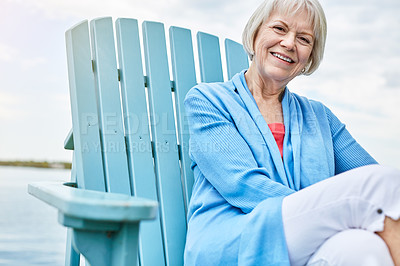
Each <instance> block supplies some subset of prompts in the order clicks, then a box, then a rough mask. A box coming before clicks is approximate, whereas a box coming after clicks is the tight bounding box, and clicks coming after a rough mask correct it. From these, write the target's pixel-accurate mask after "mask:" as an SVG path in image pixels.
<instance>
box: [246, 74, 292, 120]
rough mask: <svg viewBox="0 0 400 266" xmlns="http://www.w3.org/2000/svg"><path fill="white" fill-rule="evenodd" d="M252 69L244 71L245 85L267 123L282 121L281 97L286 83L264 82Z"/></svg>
mask: <svg viewBox="0 0 400 266" xmlns="http://www.w3.org/2000/svg"><path fill="white" fill-rule="evenodd" d="M254 73H257V72H256V71H252V68H251V67H250V68H249V70H248V71H247V72H246V73H245V79H246V83H247V86H248V88H249V90H250V92H251V94H252V95H253V98H254V100H255V101H256V103H257V106H258V109H259V111H260V113H261V115H262V116H263V117H264V120H265V121H266V122H267V124H271V123H283V111H282V104H281V102H282V98H283V93H284V91H285V86H286V84H278V83H275V82H266V81H264V80H263V79H262V78H261V77H259V76H258V75H255V74H254Z"/></svg>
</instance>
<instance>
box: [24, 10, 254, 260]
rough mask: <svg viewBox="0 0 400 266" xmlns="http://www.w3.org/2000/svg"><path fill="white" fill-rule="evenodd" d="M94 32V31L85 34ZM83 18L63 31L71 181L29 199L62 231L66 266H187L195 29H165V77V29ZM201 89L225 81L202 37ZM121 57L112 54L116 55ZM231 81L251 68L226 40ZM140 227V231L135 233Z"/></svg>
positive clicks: (214, 46)
mask: <svg viewBox="0 0 400 266" xmlns="http://www.w3.org/2000/svg"><path fill="white" fill-rule="evenodd" d="M89 28H90V29H89ZM115 32H116V40H117V45H115V43H114V28H113V23H112V19H111V18H100V19H95V20H93V21H91V23H90V26H89V23H88V22H87V21H84V22H82V23H80V24H78V25H76V26H74V27H73V28H71V29H70V30H68V31H67V32H66V42H67V58H68V73H69V85H70V96H71V111H72V125H73V130H72V131H71V132H70V133H69V135H68V137H67V139H66V141H65V144H64V146H65V148H66V149H71V150H74V156H73V168H72V171H71V172H72V179H73V180H72V181H73V182H71V183H67V184H59V183H36V184H30V185H29V188H28V190H29V193H31V194H32V195H34V196H35V197H37V198H39V199H41V200H43V201H45V202H46V203H48V204H50V205H53V206H54V207H56V208H57V209H58V211H59V219H58V220H59V222H60V223H61V224H63V225H64V226H67V227H69V228H70V229H68V241H69V242H70V243H71V244H72V247H73V248H71V245H70V244H67V258H66V264H67V265H79V253H80V254H82V255H83V256H84V257H85V258H86V260H87V262H89V263H90V264H91V265H136V264H137V263H139V264H140V265H145V266H147V265H171V266H175V265H183V251H184V245H185V237H186V206H187V204H188V202H189V199H190V195H191V188H192V184H193V176H192V172H191V170H190V163H191V162H190V159H189V156H188V143H189V133H188V128H187V121H186V116H185V111H184V108H183V100H184V97H185V95H186V93H187V91H188V90H189V89H190V88H191V87H193V86H194V85H195V84H197V81H196V72H195V60H194V52H193V45H192V35H191V31H190V30H188V29H184V28H178V27H171V28H170V29H169V39H170V48H171V53H170V54H171V61H172V62H171V66H172V72H173V73H172V74H173V81H171V80H170V74H169V64H168V56H167V49H166V38H165V32H164V25H163V24H161V23H157V22H144V23H143V46H144V55H145V69H146V75H144V74H143V65H142V58H141V46H140V37H139V31H138V22H137V21H136V20H135V19H118V20H117V21H116V23H115ZM197 44H198V45H197V46H198V58H199V65H200V76H201V81H202V82H214V81H223V72H222V60H221V53H220V46H219V39H218V37H216V36H213V35H209V34H206V33H202V32H199V33H198V34H197ZM116 51H117V53H116ZM225 51H226V59H227V60H226V61H227V76H228V78H231V77H232V76H233V75H234V74H235V73H237V72H239V71H241V70H242V69H244V68H247V67H248V59H247V56H246V54H245V52H244V50H243V48H242V46H241V45H240V44H238V43H236V42H234V41H232V40H228V39H227V40H225ZM139 224H140V233H139Z"/></svg>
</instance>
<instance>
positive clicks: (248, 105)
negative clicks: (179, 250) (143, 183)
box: [185, 0, 400, 266]
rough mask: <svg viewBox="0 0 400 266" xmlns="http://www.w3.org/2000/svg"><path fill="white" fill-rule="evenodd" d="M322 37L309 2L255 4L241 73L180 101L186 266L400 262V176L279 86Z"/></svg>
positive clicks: (317, 54) (317, 52) (321, 24)
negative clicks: (190, 176) (184, 128)
mask: <svg viewBox="0 0 400 266" xmlns="http://www.w3.org/2000/svg"><path fill="white" fill-rule="evenodd" d="M326 28H327V27H326V19H325V15H324V11H323V10H322V8H321V6H320V4H319V2H318V1H317V0H266V1H264V3H262V4H261V6H260V7H259V8H258V9H257V10H256V11H255V13H254V14H253V16H252V17H251V18H250V20H249V22H248V24H247V26H246V28H245V30H244V33H243V43H244V46H245V48H246V51H247V52H248V54H249V57H250V59H251V60H252V63H251V66H250V68H249V69H247V70H243V71H242V72H241V73H238V74H237V75H236V76H234V77H233V78H232V80H230V81H228V82H225V83H210V84H205V83H203V84H199V85H197V86H195V87H194V88H192V89H191V90H190V91H189V93H188V94H187V96H186V100H185V107H186V111H187V113H188V120H189V123H190V133H191V137H190V156H191V159H192V160H193V166H192V169H193V171H194V176H195V183H194V187H193V194H192V198H191V200H190V204H189V208H188V220H189V222H188V232H187V241H186V249H185V263H186V264H187V265H237V264H239V265H295V266H296V265H306V264H309V265H365V264H367V263H371V262H372V263H374V262H375V264H372V265H380V263H382V262H384V263H386V264H385V265H393V260H394V261H395V262H396V263H397V264H399V263H400V254H398V253H396V251H397V250H398V247H399V246H400V241H398V239H397V238H396V237H393V235H395V234H391V233H388V232H392V230H393V231H396V232H397V234H399V235H400V222H399V220H398V219H399V216H400V198H399V191H400V171H398V170H395V169H390V168H386V167H382V166H379V165H377V162H376V161H375V160H374V159H373V158H372V157H371V156H370V155H369V154H368V152H366V151H365V150H364V149H363V148H362V147H361V146H360V145H359V144H358V143H357V142H356V140H355V139H354V138H353V137H352V136H351V135H350V133H349V132H348V131H347V129H346V127H345V125H344V124H343V123H342V122H341V121H340V120H339V119H338V118H337V117H336V116H335V115H334V114H333V113H332V111H331V110H330V109H328V108H327V107H326V106H325V105H323V104H322V103H320V102H317V101H313V100H309V99H307V98H305V97H302V96H299V95H297V94H295V93H292V92H291V91H290V90H289V89H288V87H287V85H288V83H289V82H290V81H292V80H293V79H294V78H295V77H297V76H299V75H302V74H304V75H310V74H311V73H313V72H314V71H315V70H316V69H317V68H318V66H319V64H320V62H321V60H322V57H323V53H324V46H325V39H326ZM282 138H283V141H282ZM201 147H218V149H212V148H209V149H206V150H204V149H201ZM354 229H359V231H353V230H354ZM375 232H379V234H375ZM378 235H379V236H378ZM360 243H363V247H362V248H361V247H360ZM345 244H347V245H345ZM376 247H379V248H376ZM313 254H315V255H314V256H313ZM366 255H368V256H366ZM370 265H371V264H370Z"/></svg>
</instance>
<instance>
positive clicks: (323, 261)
mask: <svg viewBox="0 0 400 266" xmlns="http://www.w3.org/2000/svg"><path fill="white" fill-rule="evenodd" d="M307 265H371V266H374V265H376V266H378V265H394V264H393V260H392V258H391V256H390V252H389V249H388V247H387V246H386V244H385V242H384V241H383V240H382V238H380V237H379V236H378V235H376V234H374V233H372V232H369V231H366V230H361V229H349V230H345V231H342V232H339V233H337V234H335V235H334V236H332V237H331V238H329V239H328V240H327V241H325V243H324V244H322V246H321V247H320V248H319V249H318V250H317V251H316V252H315V253H314V255H313V256H312V257H311V259H310V260H309V262H308V263H307Z"/></svg>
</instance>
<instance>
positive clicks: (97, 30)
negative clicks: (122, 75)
mask: <svg viewBox="0 0 400 266" xmlns="http://www.w3.org/2000/svg"><path fill="white" fill-rule="evenodd" d="M90 26H91V31H92V44H93V45H92V53H93V57H94V70H95V82H96V85H97V102H98V110H99V121H100V124H99V125H100V135H101V144H102V153H103V162H104V172H105V175H106V181H107V182H106V186H107V191H111V192H118V193H125V194H128V195H130V194H131V191H130V186H131V185H130V182H129V172H128V162H127V157H126V147H125V138H124V130H123V122H122V111H121V101H120V94H119V84H118V69H117V61H116V55H115V44H114V32H113V24H112V19H111V18H101V19H95V20H92V21H91V23H90Z"/></svg>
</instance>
